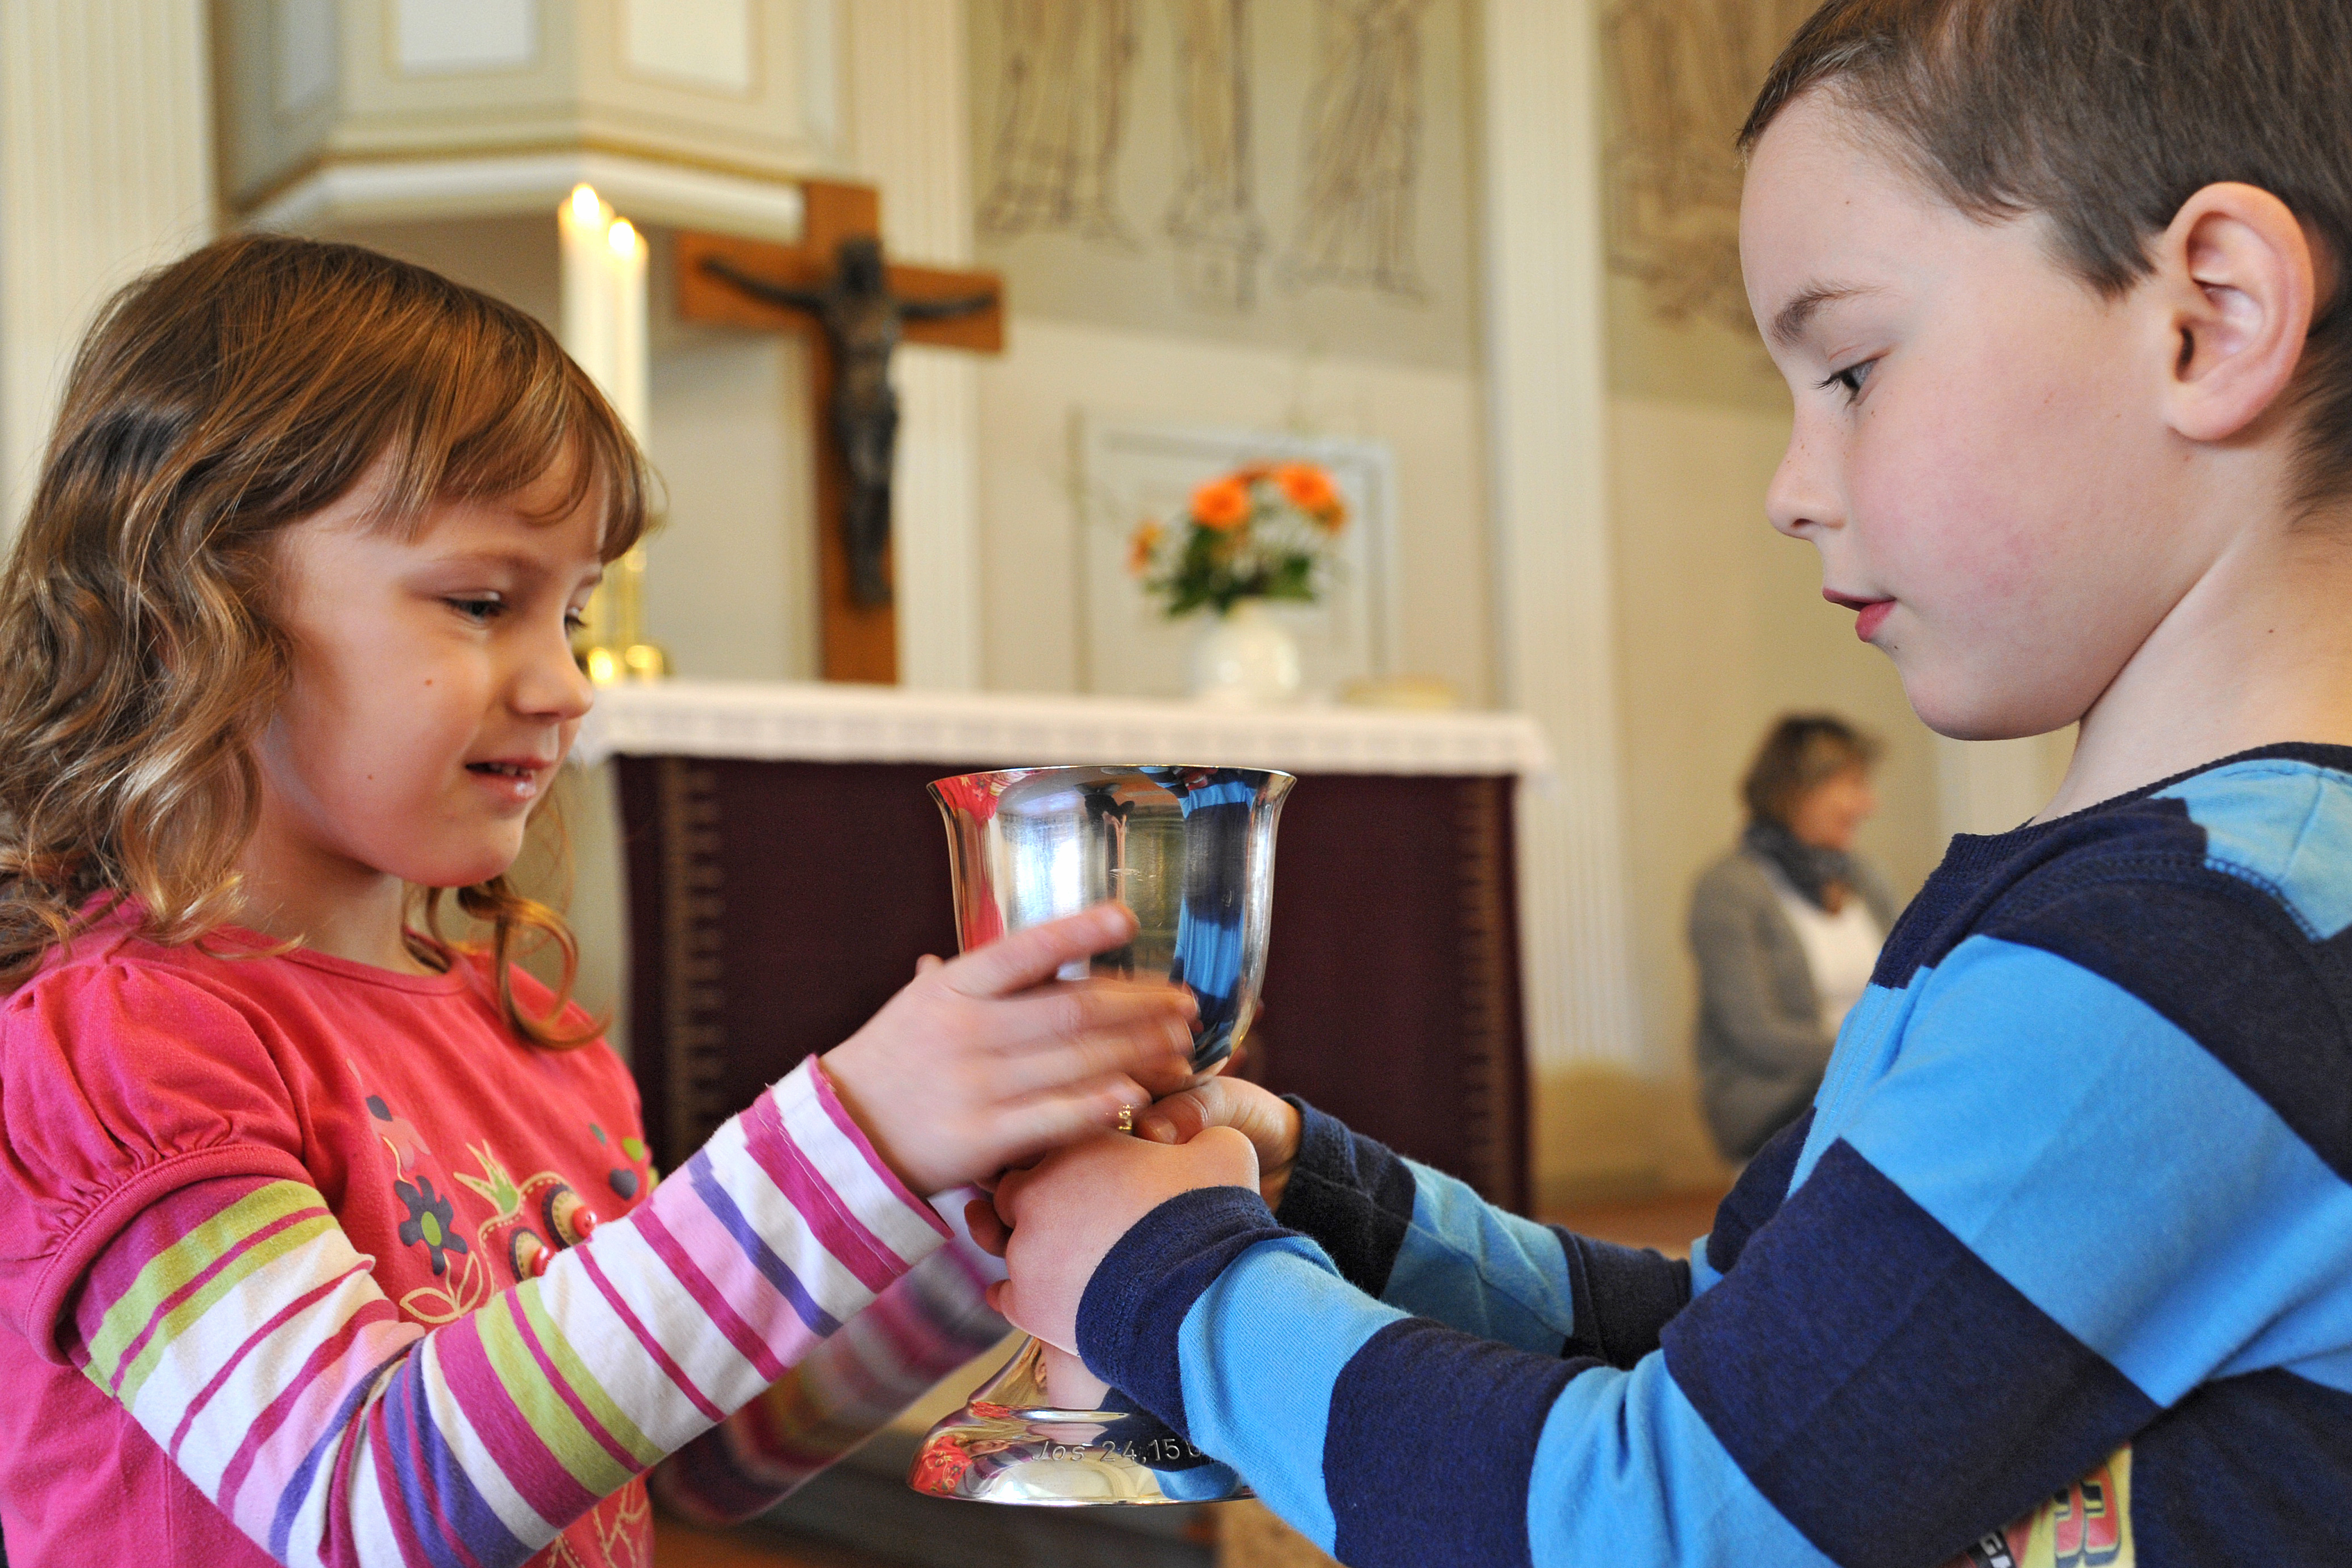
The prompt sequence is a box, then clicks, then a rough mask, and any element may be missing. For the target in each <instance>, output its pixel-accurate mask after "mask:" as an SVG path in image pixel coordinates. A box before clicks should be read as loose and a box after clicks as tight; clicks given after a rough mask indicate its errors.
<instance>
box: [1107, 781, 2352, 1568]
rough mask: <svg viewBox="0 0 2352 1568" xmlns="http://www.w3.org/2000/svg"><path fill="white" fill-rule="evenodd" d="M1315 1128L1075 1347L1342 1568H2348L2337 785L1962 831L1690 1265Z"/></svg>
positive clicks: (1159, 1235)
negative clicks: (1579, 1232)
mask: <svg viewBox="0 0 2352 1568" xmlns="http://www.w3.org/2000/svg"><path fill="white" fill-rule="evenodd" d="M1305 1126H1306V1132H1305V1138H1304V1144H1303V1146H1302V1151H1301V1155H1300V1159H1299V1163H1298V1166H1297V1171H1296V1174H1295V1175H1294V1176H1293V1177H1292V1180H1291V1185H1290V1186H1289V1188H1288V1190H1287V1192H1286V1196H1285V1197H1284V1201H1283V1208H1282V1213H1281V1215H1280V1216H1279V1218H1277V1217H1276V1216H1275V1215H1273V1214H1271V1213H1269V1212H1267V1210H1266V1208H1265V1205H1264V1204H1263V1203H1261V1202H1260V1201H1259V1200H1258V1199H1257V1198H1256V1197H1255V1195H1253V1194H1248V1193H1244V1192H1242V1191H1240V1190H1238V1189H1234V1188H1220V1189H1212V1190H1207V1191H1202V1192H1196V1193H1192V1194H1188V1195H1186V1196H1184V1197H1179V1198H1176V1199H1174V1200H1172V1201H1171V1202H1170V1203H1168V1204H1165V1205H1163V1206H1162V1207H1160V1208H1159V1209H1157V1210H1155V1211H1154V1212H1153V1213H1152V1214H1150V1216H1148V1217H1146V1218H1145V1219H1143V1220H1142V1221H1141V1222H1140V1223H1139V1224H1138V1225H1137V1226H1136V1227H1135V1228H1133V1229H1131V1230H1130V1231H1129V1232H1128V1234H1127V1235H1126V1237H1124V1238H1123V1239H1121V1240H1120V1242H1119V1243H1118V1246H1117V1247H1116V1248H1115V1249H1113V1250H1112V1252H1111V1254H1110V1255H1109V1257H1108V1258H1107V1259H1106V1260H1105V1262H1104V1265H1103V1267H1102V1268H1101V1269H1100V1270H1097V1273H1096V1275H1095V1278H1094V1280H1093V1281H1092V1282H1091V1283H1090V1285H1089V1286H1088V1288H1087V1294H1086V1296H1085V1299H1084V1301H1082V1303H1081V1306H1080V1314H1079V1321H1078V1328H1079V1340H1080V1349H1081V1351H1082V1352H1083V1354H1085V1357H1086V1359H1087V1362H1088V1364H1090V1365H1092V1366H1093V1367H1094V1369H1095V1370H1096V1371H1097V1373H1098V1374H1099V1375H1103V1376H1105V1377H1107V1378H1108V1379H1109V1380H1111V1381H1112V1382H1114V1383H1116V1384H1118V1385H1119V1386H1120V1387H1122V1388H1124V1389H1126V1390H1128V1391H1129V1393H1130V1394H1132V1395H1133V1396H1136V1397H1137V1398H1139V1399H1140V1400H1141V1401H1142V1402H1143V1403H1144V1404H1145V1405H1146V1406H1148V1407H1149V1408H1150V1409H1151V1410H1152V1411H1153V1412H1154V1413H1155V1414H1156V1415H1158V1416H1160V1418H1161V1419H1163V1420H1165V1421H1167V1422H1169V1423H1170V1425H1171V1426H1172V1427H1176V1428H1177V1429H1179V1430H1181V1431H1182V1432H1183V1433H1184V1434H1185V1435H1186V1436H1187V1437H1190V1438H1191V1439H1192V1441H1193V1442H1194V1443H1195V1444H1197V1445H1198V1446H1199V1447H1200V1448H1202V1449H1203V1450H1205V1451H1207V1452H1209V1453H1212V1454H1215V1455H1217V1456H1218V1457H1220V1458H1223V1459H1224V1460H1226V1461H1228V1462H1229V1463H1231V1464H1233V1465H1234V1466H1235V1467H1237V1468H1238V1469H1240V1470H1241V1471H1242V1472H1243V1473H1244V1475H1245V1476H1246V1477H1247V1478H1248V1479H1249V1480H1250V1482H1251V1484H1252V1485H1253V1486H1255V1488H1256V1489H1257V1490H1258V1492H1259V1494H1260V1495H1261V1496H1262V1497H1264V1498H1265V1500H1266V1501H1267V1502H1268V1503H1269V1504H1271V1505H1272V1506H1273V1507H1274V1508H1275V1509H1276V1511H1278V1512H1280V1513H1281V1514H1282V1515H1283V1516H1284V1517H1285V1518H1286V1519H1287V1520H1288V1521H1290V1522H1291V1523H1292V1524H1294V1525H1296V1526H1297V1527H1298V1528H1299V1529H1300V1530H1302V1531H1305V1532H1306V1533H1307V1535H1308V1536H1309V1537H1311V1538H1312V1539H1313V1540H1315V1541H1316V1542H1318V1544H1319V1545H1321V1546H1323V1547H1324V1548H1325V1549H1326V1550H1328V1551H1330V1552H1332V1553H1333V1554H1334V1555H1335V1556H1337V1557H1339V1559H1340V1561H1342V1562H1343V1563H1349V1564H1351V1565H1358V1568H1369V1565H1372V1564H1388V1563H1396V1564H1406V1563H1412V1564H1429V1563H1477V1564H1487V1563H1496V1564H1501V1563H1527V1564H1542V1565H1545V1568H1550V1565H1553V1564H1569V1563H1611V1564H1639V1563H1682V1564H1715V1563H1721V1564H1726V1565H1729V1564H1735V1563H1737V1564H1742V1565H1751V1568H1752V1565H1772V1564H1783V1563H1786V1564H1815V1563H1842V1564H1849V1565H1854V1568H1861V1565H1865V1564H1867V1565H1883V1568H1934V1565H1936V1564H1938V1563H1955V1562H1957V1563H1975V1564H1981V1565H1985V1568H2007V1565H2011V1564H2014V1565H2018V1568H2045V1565H2046V1568H2102V1565H2117V1568H2129V1565H2132V1564H2143V1565H2150V1568H2157V1565H2163V1568H2169V1565H2173V1564H2192V1563H2195V1564H2202V1563H2223V1562H2253V1561H2259V1562H2263V1563H2269V1564H2289V1563H2345V1562H2347V1561H2352V749H2347V748H2342V747H2310V746H2288V747H2270V748H2266V749H2264V750H2262V751H2258V752H2252V753H2249V754H2247V755H2245V756H2242V757H2239V758H2231V759H2230V760H2229V761H2227V762H2224V763H2219V764H2216V765H2214V766H2212V767H2210V768H2203V769H2200V770H2199V771H2197V772H2195V773H2192V774H2189V775H2188V776H2186V777H2184V778H2181V779H2175V780H2171V781H2168V782H2167V783H2165V784H2161V785H2158V786H2154V787H2152V788H2150V789H2145V790H2141V791H2138V792H2137V793H2135V794H2132V795H2129V796H2126V797H2123V798H2121V799H2119V800H2113V801H2109V802H2107V803H2105V804H2104V805H2101V806H2098V807H2095V808H2093V809H2091V810H2086V811H2084V812H2081V813H2078V814H2076V815H2074V816H2072V817H2067V818H2063V819H2061V820H2059V821H2053V822H2050V823H2047V824H2041V825H2036V826H2032V827H2028V828H2024V829H2021V830H2019V831H2016V832H2013V833H2008V834H2004V835H2000V836H1999V837H1992V838H1973V837H1963V838H1960V839H1958V840H1956V841H1954V842H1953V845H1952V848H1951V850H1950V852H1949V853H1948V856H1947V858H1946V860H1945V862H1944V863H1943V865H1942V866H1941V867H1939V868H1938V869H1937V873H1936V874H1935V875H1934V876H1933V877H1932V878H1931V879H1930V880H1929V882H1928V883H1927V887H1926V888H1925V889H1924V890H1922V892H1921V894H1920V895H1919V897H1918V899H1917V900H1916V902H1915V903H1914V904H1913V905H1912V906H1911V908H1910V909H1909V910H1908V911H1906V914H1905V915H1904V916H1903V918H1902V920H1901V921H1900V922H1899V923H1898V924H1897V925H1896V927H1895V931H1894V932H1893V933H1892V935H1891V936H1890V938H1889V941H1888V943H1887V946H1886V949H1885V953H1884V955H1883V956H1882V957H1881V959H1880V963H1879V967H1878V970H1877V973H1876V975H1875V976H1874V979H1873V983H1872V986H1871V988H1870V990H1869V991H1868V992H1867V993H1866V994H1865V996H1864V999H1863V1001H1862V1002H1861V1004H1860V1005H1859V1006H1858V1007H1856V1009H1854V1011H1853V1015H1852V1016H1851V1017H1850V1018H1849V1019H1847V1021H1846V1024H1845V1028H1844V1030H1843V1032H1842V1033H1841V1035H1840V1038H1839V1041H1838V1047H1837V1051H1836V1054H1835V1056H1834V1058H1833V1059H1832V1062H1831V1065H1830V1071H1829V1073H1828V1076H1827V1078H1826V1080H1825V1081H1824V1082H1823V1083H1822V1089H1821V1092H1820V1093H1819V1095H1818V1096H1817V1097H1816V1099H1815V1101H1814V1103H1813V1107H1812V1109H1811V1112H1810V1113H1808V1114H1807V1116H1806V1117H1805V1119H1804V1120H1802V1121H1801V1122H1800V1123H1799V1124H1797V1125H1796V1126H1795V1127H1792V1128H1790V1130H1789V1131H1788V1132H1787V1133H1785V1134H1782V1135H1781V1136H1780V1138H1778V1139H1776V1140H1775V1141H1774V1142H1773V1143H1772V1144H1771V1145H1768V1147H1767V1148H1766V1150H1765V1152H1764V1153H1763V1154H1761V1155H1759V1156H1758V1158H1757V1159H1756V1160H1755V1161H1754V1162H1753V1163H1752V1164H1751V1165H1750V1166H1748V1170H1747V1171H1746V1172H1745V1174H1744V1175H1743V1176H1742V1178H1741V1180H1740V1182H1739V1184H1738V1186H1737V1187H1736V1188H1735V1189H1734V1191H1733V1192H1732V1194H1731V1195H1730V1197H1728V1198H1727V1199H1726V1200H1725V1202H1724V1204H1723V1206H1722V1207H1721V1209H1720V1210H1719V1212H1718V1214H1717V1222H1716V1227H1715V1228H1714V1230H1713V1231H1712V1232H1711V1233H1710V1234H1709V1235H1708V1236H1707V1237H1706V1239H1705V1240H1704V1241H1703V1242H1702V1243H1701V1244H1699V1246H1698V1247H1697V1248H1696V1250H1695V1253H1694V1258H1693V1261H1692V1262H1691V1263H1690V1264H1688V1265H1684V1264H1680V1263H1677V1262H1674V1261H1670V1260H1666V1259H1664V1258H1662V1257H1660V1256H1658V1255H1656V1254H1654V1253H1648V1252H1634V1251H1629V1250H1626V1249H1619V1248H1614V1247H1610V1246H1606V1245H1604V1244H1601V1243H1598V1242H1595V1241H1592V1240H1590V1239H1584V1238H1580V1237H1577V1236H1574V1235H1571V1234H1569V1233H1567V1232H1564V1231H1561V1230H1559V1229H1556V1228H1549V1227H1544V1226H1539V1225H1536V1224H1533V1223H1531V1222H1529V1221H1527V1220H1524V1219H1520V1218H1516V1217H1513V1216H1511V1215H1508V1214H1505V1213H1503V1212H1501V1211H1499V1210H1497V1209H1495V1208H1493V1207H1490V1206H1488V1205H1486V1204H1485V1203H1483V1202H1481V1201H1480V1200H1479V1199H1478V1198H1477V1197H1475V1195H1473V1194H1472V1193H1471V1192H1470V1191H1469V1190H1468V1189H1467V1188H1465V1186H1462V1185H1461V1184H1460V1183H1458V1182H1455V1181H1454V1180H1452V1179H1450V1178H1448V1177H1446V1176H1442V1175H1440V1174H1438V1173H1436V1172H1434V1171H1432V1170H1430V1169H1428V1168H1427V1167H1425V1166H1419V1165H1416V1164H1414V1163H1413V1162H1412V1161H1409V1160H1404V1159H1402V1158H1399V1157H1398V1156H1396V1155H1393V1154H1391V1153H1390V1152H1389V1151H1388V1150H1386V1149H1384V1148H1381V1146H1380V1145H1377V1144H1374V1143H1372V1142H1370V1140H1368V1139H1364V1138H1360V1137H1357V1136H1355V1135H1354V1134H1350V1133H1349V1132H1348V1131H1347V1130H1346V1129H1345V1128H1343V1127H1341V1126H1339V1124H1337V1123H1335V1122H1332V1121H1331V1120H1330V1119H1328V1118H1327V1117H1323V1116H1320V1115H1318V1114H1316V1113H1312V1112H1309V1113H1307V1117H1306V1122H1305Z"/></svg>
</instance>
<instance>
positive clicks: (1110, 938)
mask: <svg viewBox="0 0 2352 1568" xmlns="http://www.w3.org/2000/svg"><path fill="white" fill-rule="evenodd" d="M1135 928H1136V923H1135V912H1134V911H1133V910H1130V909H1129V908H1128V907H1127V905H1125V904H1118V903H1106V904H1096V905H1095V906H1094V907H1093V908H1092V909H1083V910H1080V911H1079V912H1078V913H1077V914H1076V915H1064V916H1063V917H1062V918H1061V919H1059V920H1048V921H1046V922H1045V924H1044V925H1032V926H1029V927H1028V928H1026V929H1025V930H1021V931H1015V932H1013V934H1012V935H1011V936H1002V937H999V938H998V939H997V940H995V941H993V942H991V943H990V944H989V945H988V946H985V947H978V948H974V949H973V950H972V951H971V952H969V953H966V954H965V955H964V956H962V957H961V958H958V959H957V960H955V962H953V963H951V964H950V965H949V966H948V984H949V985H950V987H952V988H954V989H956V990H958V991H961V992H962V993H963V994H964V995H965V996H968V997H1004V996H1010V995H1012V994H1013V992H1015V991H1025V990H1027V989H1028V988H1030V987H1032V986H1034V985H1036V984H1038V983H1039V982H1041V981H1044V980H1049V979H1051V978H1053V977H1054V976H1055V974H1056V973H1057V972H1059V970H1060V969H1061V967H1062V966H1063V965H1065V964H1068V963H1072V962H1074V961H1076V960H1077V959H1080V958H1091V957H1093V956H1095V955H1096V954H1097V953H1101V952H1106V951H1108V949H1110V948H1113V947H1116V946H1119V945H1120V944H1122V943H1124V942H1126V941H1127V940H1128V939H1129V938H1130V937H1132V936H1134V935H1135Z"/></svg>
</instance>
